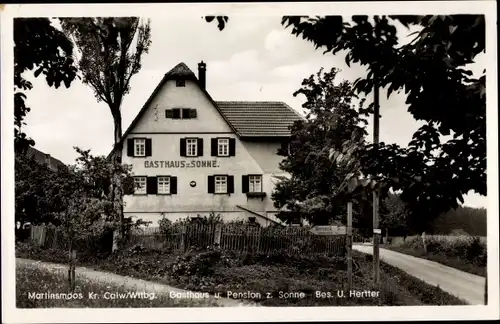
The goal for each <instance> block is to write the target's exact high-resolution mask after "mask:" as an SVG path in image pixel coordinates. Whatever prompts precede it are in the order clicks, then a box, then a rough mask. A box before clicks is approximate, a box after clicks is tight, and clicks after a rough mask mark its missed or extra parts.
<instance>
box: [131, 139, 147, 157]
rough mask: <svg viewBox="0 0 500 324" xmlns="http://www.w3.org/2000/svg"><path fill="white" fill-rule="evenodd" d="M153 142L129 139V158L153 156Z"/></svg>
mask: <svg viewBox="0 0 500 324" xmlns="http://www.w3.org/2000/svg"><path fill="white" fill-rule="evenodd" d="M152 144H153V143H152V140H151V138H144V137H139V138H128V139H127V156H132V157H148V156H151V155H152V153H153V152H152V150H153V147H152Z"/></svg>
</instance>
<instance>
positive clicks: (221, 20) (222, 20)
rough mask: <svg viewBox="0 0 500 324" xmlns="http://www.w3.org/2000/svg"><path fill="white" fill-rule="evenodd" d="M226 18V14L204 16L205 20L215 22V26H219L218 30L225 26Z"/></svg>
mask: <svg viewBox="0 0 500 324" xmlns="http://www.w3.org/2000/svg"><path fill="white" fill-rule="evenodd" d="M228 20H229V17H227V16H205V21H206V22H208V23H210V22H212V21H213V22H217V28H219V30H223V29H224V28H225V27H226V23H227V22H228Z"/></svg>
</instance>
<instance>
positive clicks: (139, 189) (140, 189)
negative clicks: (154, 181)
mask: <svg viewBox="0 0 500 324" xmlns="http://www.w3.org/2000/svg"><path fill="white" fill-rule="evenodd" d="M134 193H135V194H136V195H145V194H146V177H134Z"/></svg>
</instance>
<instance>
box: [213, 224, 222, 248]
mask: <svg viewBox="0 0 500 324" xmlns="http://www.w3.org/2000/svg"><path fill="white" fill-rule="evenodd" d="M221 234H222V225H221V224H217V225H215V234H214V245H215V246H216V247H217V248H220V238H221Z"/></svg>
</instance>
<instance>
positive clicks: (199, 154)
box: [197, 138, 203, 156]
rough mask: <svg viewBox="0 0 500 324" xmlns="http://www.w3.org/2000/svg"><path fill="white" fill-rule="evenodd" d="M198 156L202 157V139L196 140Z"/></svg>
mask: <svg viewBox="0 0 500 324" xmlns="http://www.w3.org/2000/svg"><path fill="white" fill-rule="evenodd" d="M197 140H198V156H203V138H198V139H197Z"/></svg>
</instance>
